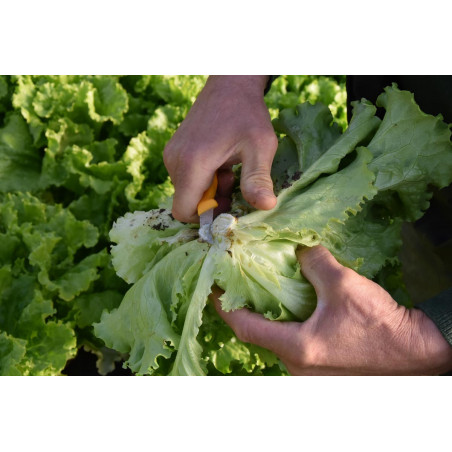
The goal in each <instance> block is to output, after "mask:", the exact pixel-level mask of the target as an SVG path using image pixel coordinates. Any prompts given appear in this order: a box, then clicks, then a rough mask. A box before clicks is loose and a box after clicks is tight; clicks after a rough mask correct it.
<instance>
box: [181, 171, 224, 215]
mask: <svg viewBox="0 0 452 452" xmlns="http://www.w3.org/2000/svg"><path fill="white" fill-rule="evenodd" d="M214 173H215V169H212V170H206V169H205V168H202V167H201V166H199V165H193V164H187V165H186V166H185V171H182V170H181V169H180V168H179V172H178V174H177V175H176V177H175V178H174V179H173V183H174V197H173V207H172V214H173V216H174V218H175V219H176V220H179V221H183V222H186V223H199V216H198V212H197V207H198V203H199V201H200V200H201V198H202V196H203V194H204V192H205V191H206V190H207V189H208V188H209V187H210V184H211V183H212V180H213V176H214Z"/></svg>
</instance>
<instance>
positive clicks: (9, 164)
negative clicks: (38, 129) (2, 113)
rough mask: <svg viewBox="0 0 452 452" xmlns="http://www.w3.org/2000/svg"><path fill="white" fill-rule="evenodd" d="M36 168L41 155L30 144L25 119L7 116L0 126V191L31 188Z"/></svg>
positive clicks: (36, 176)
mask: <svg viewBox="0 0 452 452" xmlns="http://www.w3.org/2000/svg"><path fill="white" fill-rule="evenodd" d="M40 170H41V156H40V153H39V151H37V150H36V149H34V148H33V146H32V140H31V136H30V134H29V132H28V127H27V125H26V123H25V121H24V120H23V119H22V117H21V116H20V115H18V114H12V115H10V116H9V117H8V119H7V121H6V125H5V127H3V128H2V129H0V192H8V191H14V190H23V191H33V190H35V189H36V188H37V187H38V183H39V175H40Z"/></svg>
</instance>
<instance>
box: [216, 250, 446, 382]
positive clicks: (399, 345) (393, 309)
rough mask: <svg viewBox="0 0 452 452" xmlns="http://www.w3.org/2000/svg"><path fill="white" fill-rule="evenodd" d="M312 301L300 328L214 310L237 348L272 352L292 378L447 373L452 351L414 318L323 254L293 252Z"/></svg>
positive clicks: (414, 312)
mask: <svg viewBox="0 0 452 452" xmlns="http://www.w3.org/2000/svg"><path fill="white" fill-rule="evenodd" d="M297 257H298V259H299V261H300V265H301V270H302V273H303V274H304V276H305V277H306V278H308V279H309V281H310V282H311V283H312V284H313V286H314V288H315V290H316V293H317V308H316V310H315V311H314V313H313V314H312V316H311V317H310V318H309V319H307V320H306V321H305V322H303V323H299V322H277V321H270V320H268V319H265V318H264V317H263V316H262V315H260V314H257V313H254V312H251V311H249V310H248V309H240V310H237V311H232V312H224V311H222V309H221V304H220V301H219V296H220V295H221V293H222V292H221V291H220V290H219V289H218V288H215V289H214V292H213V298H214V301H215V307H216V309H217V311H218V313H219V314H220V316H221V317H222V318H223V319H224V320H225V322H226V323H228V324H229V326H230V327H231V328H232V329H233V330H234V332H235V334H236V335H237V337H238V338H239V339H240V340H242V341H243V342H251V343H253V344H256V345H259V346H261V347H264V348H267V349H269V350H271V351H273V352H274V353H275V354H276V355H277V356H278V357H279V358H280V359H281V361H282V362H283V363H284V364H285V366H286V367H287V370H288V371H289V373H291V374H292V375H435V374H441V373H445V372H447V371H449V370H450V369H452V347H451V346H450V345H449V344H448V343H447V341H446V340H445V339H444V337H443V336H442V335H441V333H440V331H439V330H438V329H437V327H436V326H435V324H434V323H433V322H432V321H431V320H430V319H429V318H428V317H427V316H426V315H425V314H424V313H423V312H422V311H420V310H418V309H407V308H405V307H404V306H401V305H398V304H397V302H396V301H395V300H394V299H393V298H392V297H391V296H390V295H389V294H388V293H387V292H386V291H385V290H384V289H383V288H382V287H380V286H379V285H377V284H375V283H374V282H372V281H370V280H369V279H367V278H365V277H363V276H360V275H359V274H358V273H356V272H354V271H353V270H351V269H349V268H346V267H343V266H342V265H340V264H339V263H338V262H337V261H336V259H335V258H334V257H333V255H332V254H331V253H330V252H329V251H328V250H327V249H326V248H324V247H322V246H320V245H319V246H316V247H313V248H305V249H303V250H301V251H300V252H297Z"/></svg>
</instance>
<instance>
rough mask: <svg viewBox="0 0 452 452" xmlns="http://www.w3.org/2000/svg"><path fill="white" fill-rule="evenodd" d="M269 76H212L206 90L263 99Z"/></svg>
mask: <svg viewBox="0 0 452 452" xmlns="http://www.w3.org/2000/svg"><path fill="white" fill-rule="evenodd" d="M268 79H269V76H268V75H210V76H209V78H208V79H207V83H206V88H208V89H213V90H218V89H219V90H222V91H231V92H237V91H239V92H241V93H243V92H245V93H248V94H255V95H258V96H261V97H263V96H264V91H265V87H266V85H267V82H268Z"/></svg>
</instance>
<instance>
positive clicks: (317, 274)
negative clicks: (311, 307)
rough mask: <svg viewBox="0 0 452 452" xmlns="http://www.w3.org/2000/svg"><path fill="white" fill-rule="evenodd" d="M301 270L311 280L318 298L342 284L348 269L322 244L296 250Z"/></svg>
mask: <svg viewBox="0 0 452 452" xmlns="http://www.w3.org/2000/svg"><path fill="white" fill-rule="evenodd" d="M296 254H297V258H298V260H299V262H300V266H301V272H302V273H303V275H304V276H305V277H306V278H307V279H308V280H309V281H310V282H311V284H312V285H313V286H314V289H315V291H316V293H317V296H318V298H324V296H325V295H326V294H328V293H330V292H331V290H332V289H333V288H335V289H336V288H337V287H338V286H339V285H341V284H343V281H344V277H345V276H346V274H347V272H348V270H349V269H347V268H346V267H344V266H342V265H341V264H340V263H339V262H338V261H337V260H336V259H335V257H334V256H333V255H332V254H331V253H330V252H329V251H328V250H327V249H326V248H325V247H324V246H322V245H317V246H313V247H304V248H301V249H299V250H297V252H296Z"/></svg>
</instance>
